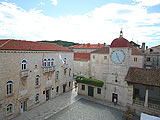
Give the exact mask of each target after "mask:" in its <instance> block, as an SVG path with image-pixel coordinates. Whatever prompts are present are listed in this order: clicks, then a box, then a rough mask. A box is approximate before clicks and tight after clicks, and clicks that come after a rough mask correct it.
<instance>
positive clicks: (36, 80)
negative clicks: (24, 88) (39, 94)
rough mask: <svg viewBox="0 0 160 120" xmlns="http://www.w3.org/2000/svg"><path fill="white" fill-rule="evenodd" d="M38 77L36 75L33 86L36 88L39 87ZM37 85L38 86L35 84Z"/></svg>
mask: <svg viewBox="0 0 160 120" xmlns="http://www.w3.org/2000/svg"><path fill="white" fill-rule="evenodd" d="M39 77H40V76H39V75H36V78H35V86H36V87H38V86H39ZM37 83H38V84H37Z"/></svg>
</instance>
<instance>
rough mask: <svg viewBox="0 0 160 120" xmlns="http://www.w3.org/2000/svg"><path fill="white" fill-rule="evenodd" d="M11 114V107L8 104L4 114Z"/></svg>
mask: <svg viewBox="0 0 160 120" xmlns="http://www.w3.org/2000/svg"><path fill="white" fill-rule="evenodd" d="M12 112H13V105H12V104H8V105H7V110H6V113H7V114H11V113H12Z"/></svg>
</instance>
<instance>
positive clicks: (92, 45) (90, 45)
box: [70, 43, 105, 49]
mask: <svg viewBox="0 0 160 120" xmlns="http://www.w3.org/2000/svg"><path fill="white" fill-rule="evenodd" d="M104 46H105V43H104V44H89V43H88V44H79V45H74V46H70V48H73V49H91V48H102V47H104Z"/></svg>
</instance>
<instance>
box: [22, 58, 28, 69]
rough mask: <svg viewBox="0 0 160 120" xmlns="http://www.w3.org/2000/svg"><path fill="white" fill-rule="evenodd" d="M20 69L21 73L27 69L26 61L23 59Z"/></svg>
mask: <svg viewBox="0 0 160 120" xmlns="http://www.w3.org/2000/svg"><path fill="white" fill-rule="evenodd" d="M21 69H22V71H23V70H26V69H27V61H26V60H25V59H23V60H22V62H21Z"/></svg>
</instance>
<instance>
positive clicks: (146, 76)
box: [125, 67, 160, 116]
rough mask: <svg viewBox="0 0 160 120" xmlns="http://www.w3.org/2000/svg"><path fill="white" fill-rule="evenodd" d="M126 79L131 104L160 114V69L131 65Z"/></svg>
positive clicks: (154, 113)
mask: <svg viewBox="0 0 160 120" xmlns="http://www.w3.org/2000/svg"><path fill="white" fill-rule="evenodd" d="M125 80H126V81H127V82H128V87H129V89H130V90H128V99H129V100H130V101H131V106H133V107H136V106H137V105H138V106H140V107H141V108H143V109H144V111H145V112H149V113H150V114H153V115H158V116H160V70H159V69H145V68H136V67H130V68H129V71H128V74H127V76H126V78H125ZM146 108H147V109H146Z"/></svg>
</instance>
